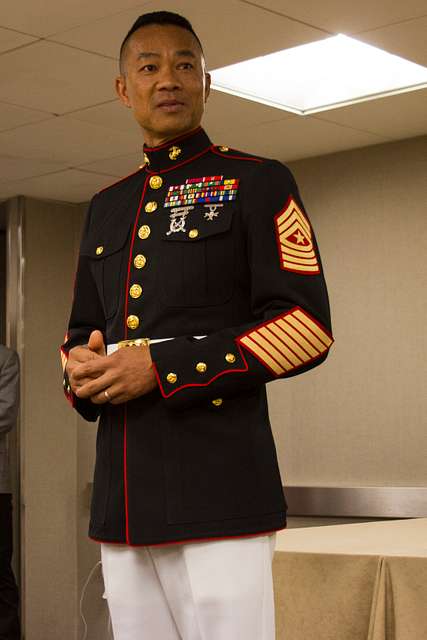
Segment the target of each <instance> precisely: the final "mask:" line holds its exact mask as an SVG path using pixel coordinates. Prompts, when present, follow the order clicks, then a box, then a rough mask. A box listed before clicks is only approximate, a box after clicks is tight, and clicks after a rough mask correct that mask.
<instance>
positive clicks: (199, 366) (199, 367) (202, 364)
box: [196, 362, 208, 373]
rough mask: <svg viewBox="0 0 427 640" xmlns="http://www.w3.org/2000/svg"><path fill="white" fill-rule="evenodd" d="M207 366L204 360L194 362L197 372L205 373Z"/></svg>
mask: <svg viewBox="0 0 427 640" xmlns="http://www.w3.org/2000/svg"><path fill="white" fill-rule="evenodd" d="M207 368H208V365H207V364H206V362H198V363H197V364H196V369H197V371H198V372H199V373H205V371H206V369H207Z"/></svg>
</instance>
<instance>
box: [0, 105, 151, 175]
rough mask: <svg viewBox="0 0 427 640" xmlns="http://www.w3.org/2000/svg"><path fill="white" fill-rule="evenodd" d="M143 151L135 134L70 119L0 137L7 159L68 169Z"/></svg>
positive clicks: (33, 126) (53, 120) (46, 123)
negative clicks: (49, 163)
mask: <svg viewBox="0 0 427 640" xmlns="http://www.w3.org/2000/svg"><path fill="white" fill-rule="evenodd" d="M141 147H142V140H141V139H138V138H137V137H136V136H135V135H134V134H133V133H132V132H129V134H126V133H125V132H123V131H120V132H119V131H115V130H114V129H111V128H106V127H100V126H95V125H93V124H89V123H87V122H79V121H77V120H73V119H72V118H71V117H69V116H63V117H61V118H53V119H52V120H48V121H45V122H39V123H37V124H30V125H28V126H26V127H21V128H19V129H14V130H13V131H6V132H3V133H0V149H1V150H2V153H3V154H5V155H10V156H19V157H23V158H29V159H37V158H40V159H41V160H44V161H46V162H61V163H65V164H67V166H75V165H78V164H82V163H87V162H93V161H95V160H100V159H104V158H108V157H112V156H117V155H121V154H123V155H124V154H127V153H132V152H133V153H136V152H138V150H139V149H140V148H141Z"/></svg>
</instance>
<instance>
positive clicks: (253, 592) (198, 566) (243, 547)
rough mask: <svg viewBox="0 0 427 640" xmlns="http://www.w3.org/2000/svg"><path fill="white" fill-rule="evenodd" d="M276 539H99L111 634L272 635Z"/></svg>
mask: <svg viewBox="0 0 427 640" xmlns="http://www.w3.org/2000/svg"><path fill="white" fill-rule="evenodd" d="M275 540H276V534H271V535H266V536H257V537H252V538H236V539H231V540H218V541H209V542H194V543H189V544H188V543H187V544H177V545H167V546H160V547H153V546H152V547H127V546H121V545H112V544H104V543H103V544H101V557H102V572H103V576H104V584H105V596H106V598H107V601H108V608H109V610H110V615H111V621H112V626H113V632H114V640H236V639H237V638H242V639H244V640H274V638H275V626H274V597H273V579H272V572H271V563H272V559H273V554H274V547H275Z"/></svg>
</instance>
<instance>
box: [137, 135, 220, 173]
mask: <svg viewBox="0 0 427 640" xmlns="http://www.w3.org/2000/svg"><path fill="white" fill-rule="evenodd" d="M211 144H212V143H211V141H210V139H209V137H208V135H207V134H206V133H205V131H204V130H203V129H202V127H198V128H197V129H194V130H193V131H189V132H188V133H184V134H183V135H181V136H178V137H177V138H173V139H172V140H168V142H165V143H164V144H162V145H160V146H159V147H147V146H146V145H145V144H144V161H145V165H146V169H147V170H148V171H149V172H150V173H151V172H157V171H165V170H166V171H168V170H171V169H174V168H175V166H177V165H180V164H182V163H183V162H188V161H189V160H191V159H192V158H194V157H195V156H197V155H199V154H200V153H202V152H203V151H206V150H207V149H209V147H210V146H211Z"/></svg>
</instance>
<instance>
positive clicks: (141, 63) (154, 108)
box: [116, 24, 210, 146]
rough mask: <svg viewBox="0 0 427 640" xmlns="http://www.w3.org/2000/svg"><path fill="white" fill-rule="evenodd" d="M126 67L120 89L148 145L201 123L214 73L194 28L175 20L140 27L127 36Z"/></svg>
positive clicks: (120, 94)
mask: <svg viewBox="0 0 427 640" xmlns="http://www.w3.org/2000/svg"><path fill="white" fill-rule="evenodd" d="M123 71H124V75H121V76H119V78H117V81H116V88H117V93H118V94H119V97H120V99H121V101H122V102H123V103H124V104H125V105H126V106H128V107H131V108H132V109H133V112H134V116H135V118H136V120H137V122H138V123H139V124H140V126H141V127H142V129H143V131H144V137H145V142H146V143H147V144H148V145H149V146H155V145H158V144H161V143H162V142H165V141H167V140H169V139H171V138H173V137H175V136H177V135H180V134H182V133H185V132H186V131H190V130H192V129H195V128H196V127H198V126H199V124H200V121H201V119H202V115H203V112H204V106H205V102H206V100H207V97H208V95H209V85H210V77H209V74H206V72H205V68H204V60H203V55H202V52H201V49H200V46H199V44H198V42H197V40H196V38H195V37H194V36H193V34H192V33H190V32H189V31H187V30H186V29H182V28H181V27H176V26H174V25H156V24H152V25H148V26H146V27H141V29H139V30H138V31H136V32H135V33H134V34H133V35H132V36H131V37H130V39H129V41H128V44H127V50H126V52H125V58H124V69H123Z"/></svg>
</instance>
